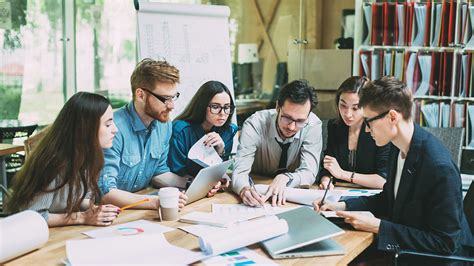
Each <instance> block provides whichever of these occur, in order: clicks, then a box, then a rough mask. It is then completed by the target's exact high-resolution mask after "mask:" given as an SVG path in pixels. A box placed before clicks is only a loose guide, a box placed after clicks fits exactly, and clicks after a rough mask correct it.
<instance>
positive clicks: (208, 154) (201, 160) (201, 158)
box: [188, 135, 222, 167]
mask: <svg viewBox="0 0 474 266" xmlns="http://www.w3.org/2000/svg"><path fill="white" fill-rule="evenodd" d="M206 139H207V136H206V135H204V136H203V137H202V138H200V139H199V140H198V141H197V142H196V143H195V144H194V145H193V146H192V147H191V149H190V150H189V153H188V158H189V159H190V160H193V161H194V162H196V163H197V164H199V165H200V166H202V167H208V166H211V165H215V164H218V163H221V162H222V158H221V157H220V156H219V154H217V152H216V150H215V149H214V148H213V147H208V146H206V145H204V140H206Z"/></svg>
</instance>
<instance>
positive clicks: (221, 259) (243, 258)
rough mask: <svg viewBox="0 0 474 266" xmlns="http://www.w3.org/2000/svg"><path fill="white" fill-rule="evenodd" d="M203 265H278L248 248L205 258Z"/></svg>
mask: <svg viewBox="0 0 474 266" xmlns="http://www.w3.org/2000/svg"><path fill="white" fill-rule="evenodd" d="M203 263H204V264H205V265H228V266H231V265H234V266H243V265H253V264H258V265H262V264H265V265H278V264H276V263H275V262H273V261H271V260H269V259H267V258H265V257H263V256H261V255H259V254H258V253H257V252H255V251H252V250H250V249H248V248H241V249H238V250H233V251H229V252H226V253H223V254H220V255H218V256H214V257H212V258H209V259H206V260H204V261H203Z"/></svg>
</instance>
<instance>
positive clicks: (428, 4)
mask: <svg viewBox="0 0 474 266" xmlns="http://www.w3.org/2000/svg"><path fill="white" fill-rule="evenodd" d="M430 24H431V1H430V0H428V2H426V21H425V38H424V39H425V40H424V46H430Z"/></svg>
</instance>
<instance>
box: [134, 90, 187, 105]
mask: <svg viewBox="0 0 474 266" xmlns="http://www.w3.org/2000/svg"><path fill="white" fill-rule="evenodd" d="M141 89H142V90H144V91H146V92H148V93H149V94H151V95H153V96H154V97H155V98H156V99H158V100H160V102H162V103H164V104H170V103H172V102H176V100H178V98H179V95H180V94H179V92H177V93H176V94H175V95H174V96H161V95H158V94H154V93H153V92H151V91H150V90H149V89H147V88H141Z"/></svg>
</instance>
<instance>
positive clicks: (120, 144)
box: [99, 101, 172, 195]
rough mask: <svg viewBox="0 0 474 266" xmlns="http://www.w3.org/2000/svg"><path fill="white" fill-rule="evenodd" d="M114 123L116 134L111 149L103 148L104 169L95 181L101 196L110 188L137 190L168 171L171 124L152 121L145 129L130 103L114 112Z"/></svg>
mask: <svg viewBox="0 0 474 266" xmlns="http://www.w3.org/2000/svg"><path fill="white" fill-rule="evenodd" d="M114 122H115V125H116V126H117V129H118V132H117V133H116V134H115V137H114V140H113V145H112V147H111V148H109V149H104V157H105V158H104V159H105V162H104V168H103V169H102V173H101V176H100V178H99V188H100V190H101V193H102V195H104V194H107V193H108V192H109V191H110V189H113V188H116V189H120V190H125V191H129V192H135V191H138V190H141V189H143V188H145V187H147V186H148V184H149V183H150V180H151V179H152V177H153V176H156V175H159V174H162V173H166V172H169V171H170V169H169V168H168V165H167V162H166V161H167V157H168V150H169V141H170V138H171V130H172V124H171V122H167V123H161V122H159V121H157V120H154V121H153V122H152V123H151V124H150V126H149V127H148V128H146V127H145V125H144V124H143V122H142V120H141V119H140V117H139V116H138V114H137V112H136V111H135V107H134V105H133V101H131V102H130V103H128V104H127V105H126V106H124V107H122V108H120V109H119V110H117V111H116V112H115V113H114Z"/></svg>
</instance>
